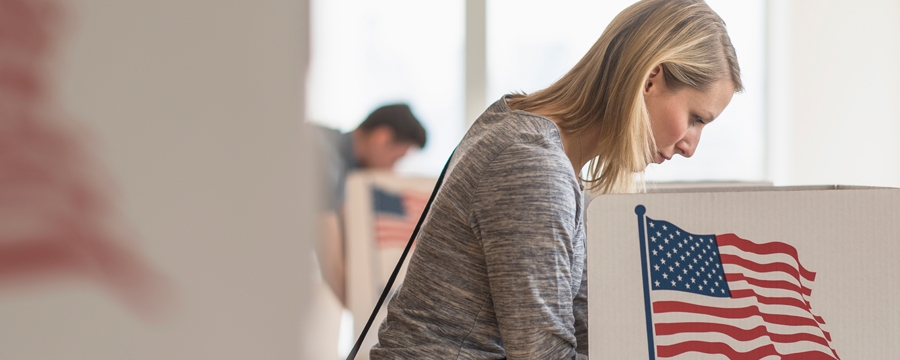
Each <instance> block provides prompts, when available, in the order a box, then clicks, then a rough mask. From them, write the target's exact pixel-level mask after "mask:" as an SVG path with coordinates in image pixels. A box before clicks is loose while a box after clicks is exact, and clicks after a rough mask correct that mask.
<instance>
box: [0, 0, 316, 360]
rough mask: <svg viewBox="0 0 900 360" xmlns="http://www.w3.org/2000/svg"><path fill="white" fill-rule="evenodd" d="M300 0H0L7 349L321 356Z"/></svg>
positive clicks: (41, 354) (0, 240) (2, 287)
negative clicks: (309, 334) (315, 351)
mask: <svg viewBox="0 0 900 360" xmlns="http://www.w3.org/2000/svg"><path fill="white" fill-rule="evenodd" d="M306 3H307V2H306V1H305V0H299V1H262V2H235V1H228V2H222V1H215V0H159V1H155V0H154V1H108V0H84V1H62V0H39V1H35V0H12V1H4V2H3V9H2V11H0V15H2V18H3V19H4V20H3V28H4V30H3V33H4V34H6V35H5V36H4V39H5V40H4V41H3V42H2V44H0V55H2V56H0V58H2V60H0V67H2V68H3V73H4V74H6V75H10V76H6V75H5V76H3V77H2V79H0V90H2V93H3V94H4V95H3V98H2V101H3V106H2V109H3V110H2V114H3V115H2V116H0V129H2V130H0V132H2V133H3V135H2V136H4V139H3V140H0V144H2V146H0V147H2V149H0V158H2V159H3V160H4V161H0V179H2V180H0V183H2V185H0V193H2V194H0V198H2V199H3V200H0V268H2V270H0V359H48V360H53V359H74V360H80V359H86V360H87V359H90V360H95V359H98V360H99V359H298V358H315V357H308V356H304V355H302V354H307V353H308V351H305V350H304V349H301V341H300V337H301V336H302V335H301V329H300V328H301V326H305V325H306V324H305V323H303V320H304V319H301V316H302V315H303V313H304V312H305V310H306V309H305V305H306V304H307V303H308V301H307V295H306V293H307V291H308V289H307V288H306V284H308V283H310V281H309V279H308V278H307V276H309V275H310V274H309V273H308V270H309V269H311V268H312V267H311V266H310V263H311V260H312V255H311V253H310V250H309V248H310V246H309V245H310V244H311V239H312V238H313V235H312V234H313V233H314V231H310V229H315V223H314V222H313V220H314V219H315V216H314V215H312V213H313V209H312V204H315V202H314V201H312V200H310V199H309V197H310V196H312V195H314V194H313V191H312V189H313V186H312V176H311V175H310V176H307V175H306V173H304V172H303V168H302V167H303V166H304V165H307V166H311V165H312V164H313V160H314V159H312V158H310V157H309V156H308V154H307V153H304V152H303V150H302V148H303V146H302V145H304V143H303V142H302V140H301V125H302V119H301V117H300V114H301V112H302V111H303V110H302V108H303V107H302V99H303V98H304V96H303V93H302V85H303V74H304V72H305V66H306V56H307V53H306V51H307V50H306V49H307V45H308V41H307V33H306V27H307V19H308V17H307V9H306ZM11 89H14V90H16V91H20V92H16V91H12V92H10V90H11ZM10 110H12V111H10ZM11 140H15V141H11ZM13 145H14V146H13ZM16 146H18V148H16ZM10 148H13V149H14V150H13V151H10ZM17 150H27V151H17ZM11 159H12V160H13V161H9V160H11ZM307 173H308V172H307ZM23 175H27V176H23ZM10 180H13V181H11V182H10ZM13 183H14V184H13ZM9 195H13V196H9ZM11 204H12V205H11ZM97 209H102V211H97ZM10 225H14V226H10ZM85 230H88V231H85ZM110 250H112V251H110Z"/></svg>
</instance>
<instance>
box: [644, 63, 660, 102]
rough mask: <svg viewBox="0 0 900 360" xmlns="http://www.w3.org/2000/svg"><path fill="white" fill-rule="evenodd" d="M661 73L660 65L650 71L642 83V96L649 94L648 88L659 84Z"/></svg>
mask: <svg viewBox="0 0 900 360" xmlns="http://www.w3.org/2000/svg"><path fill="white" fill-rule="evenodd" d="M662 72H663V69H662V65H656V66H654V67H653V69H651V70H650V74H649V75H647V80H645V81H644V95H647V93H648V92H650V88H651V87H653V84H654V83H657V85H656V86H659V83H660V82H661V81H662Z"/></svg>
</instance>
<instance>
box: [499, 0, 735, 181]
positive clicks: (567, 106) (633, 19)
mask: <svg viewBox="0 0 900 360" xmlns="http://www.w3.org/2000/svg"><path fill="white" fill-rule="evenodd" d="M657 65H660V66H662V68H663V72H664V76H665V80H666V84H667V85H668V86H669V87H670V88H672V89H673V90H677V89H679V88H681V87H684V86H690V87H692V88H695V89H699V90H701V91H706V90H707V89H708V88H709V87H710V85H711V84H713V83H714V82H716V81H718V80H720V79H726V78H729V77H730V79H731V81H732V83H733V85H734V89H735V92H738V91H741V90H742V89H743V85H742V83H741V76H740V67H739V66H738V62H737V56H736V55H735V51H734V47H733V46H732V45H731V40H730V39H729V37H728V33H727V32H726V30H725V23H724V22H723V21H722V19H721V18H720V17H719V16H718V15H717V14H716V13H715V12H714V11H713V10H712V9H710V8H709V6H708V5H707V4H706V3H705V2H704V1H702V0H643V1H639V2H637V3H635V4H633V5H631V6H629V7H628V8H626V9H625V10H623V11H622V12H621V13H619V15H617V16H616V18H615V19H613V21H612V22H611V23H610V24H609V25H608V26H607V27H606V30H604V31H603V34H602V35H600V38H599V39H598V40H597V42H596V43H594V45H593V46H592V47H591V49H590V50H589V51H588V52H587V54H585V55H584V57H583V58H582V59H581V60H580V61H579V62H578V63H577V64H576V65H575V66H574V67H573V68H572V69H571V70H569V72H568V73H567V74H566V75H564V76H563V77H562V78H560V79H559V80H558V81H556V82H555V83H554V84H552V85H550V86H549V87H547V88H546V89H543V90H540V91H537V92H534V93H532V94H514V95H513V96H512V97H511V98H510V99H509V100H508V105H509V106H510V107H511V108H513V109H518V110H524V111H530V112H535V111H540V112H541V113H542V114H544V115H547V116H549V117H552V118H555V119H556V120H557V121H559V123H558V125H559V127H560V128H561V129H562V131H565V132H567V133H569V134H575V133H580V132H583V131H585V130H587V129H589V128H591V127H593V126H594V125H595V124H597V123H599V124H601V125H600V126H599V128H600V130H599V131H600V132H599V137H598V138H597V139H596V148H595V149H596V151H595V152H593V154H599V155H598V156H596V157H594V158H593V159H591V161H590V164H589V166H588V167H589V174H588V175H589V178H588V179H586V181H589V182H590V189H591V190H593V191H599V192H601V193H618V192H631V191H634V190H636V189H637V187H638V186H639V184H638V182H636V181H635V174H636V173H642V172H643V170H644V169H645V168H646V167H647V165H648V164H650V162H652V161H653V159H654V157H655V154H656V151H657V150H656V145H655V142H654V141H653V135H652V132H651V130H650V120H649V115H648V113H647V108H646V105H645V104H644V98H643V96H644V95H643V91H642V90H643V85H644V82H645V81H646V79H647V77H648V75H649V73H650V71H651V70H652V69H653V68H654V67H656V66H657Z"/></svg>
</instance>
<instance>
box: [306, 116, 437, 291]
mask: <svg viewBox="0 0 900 360" xmlns="http://www.w3.org/2000/svg"><path fill="white" fill-rule="evenodd" d="M313 127H314V128H315V129H316V131H317V132H318V134H317V135H318V138H319V145H320V151H321V161H322V162H321V168H322V169H324V174H323V175H324V177H323V183H324V186H325V188H326V190H327V192H326V194H325V195H326V196H325V199H324V204H322V212H321V226H322V227H321V236H320V242H319V244H318V246H317V249H316V250H317V251H316V253H317V259H318V261H319V266H320V268H321V270H322V276H323V278H324V279H325V281H326V282H327V283H328V285H329V287H331V289H332V291H334V294H335V295H336V296H337V298H338V299H339V300H340V301H341V303H345V300H346V299H345V289H344V238H343V232H342V231H341V229H342V226H341V225H342V224H341V212H342V208H343V203H344V186H345V184H346V179H347V175H348V174H350V173H351V172H353V171H357V170H363V169H366V170H390V169H392V168H393V167H394V164H396V163H397V161H398V160H400V158H402V157H403V156H404V155H406V153H407V152H408V151H409V149H410V148H412V147H417V148H420V149H421V148H424V147H425V141H426V133H425V128H424V127H422V124H421V122H420V121H419V120H418V119H417V118H416V116H415V115H414V114H413V113H412V110H410V108H409V105H407V104H391V105H385V106H382V107H379V108H377V109H375V111H372V113H371V114H369V116H368V117H366V119H365V120H364V121H363V122H362V123H361V124H360V125H359V126H358V127H357V128H356V129H355V130H353V131H351V132H348V133H341V132H340V131H338V130H334V129H329V128H326V127H322V126H317V125H314V126H313Z"/></svg>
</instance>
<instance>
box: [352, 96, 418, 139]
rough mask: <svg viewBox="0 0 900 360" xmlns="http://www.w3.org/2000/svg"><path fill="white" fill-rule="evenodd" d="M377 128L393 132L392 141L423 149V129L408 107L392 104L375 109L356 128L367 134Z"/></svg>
mask: <svg viewBox="0 0 900 360" xmlns="http://www.w3.org/2000/svg"><path fill="white" fill-rule="evenodd" d="M379 126H387V127H389V128H390V129H391V130H393V131H394V141H398V142H408V143H413V144H416V145H418V146H419V147H420V148H424V147H425V139H426V138H425V128H423V127H422V124H421V123H420V122H419V120H418V119H416V116H415V115H413V113H412V110H410V109H409V105H406V104H392V105H385V106H382V107H380V108H378V109H375V111H373V112H372V113H371V114H369V117H367V118H366V120H365V121H363V122H362V124H359V127H358V128H359V129H362V130H363V131H365V132H369V131H370V130H372V129H375V128H377V127H379Z"/></svg>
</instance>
